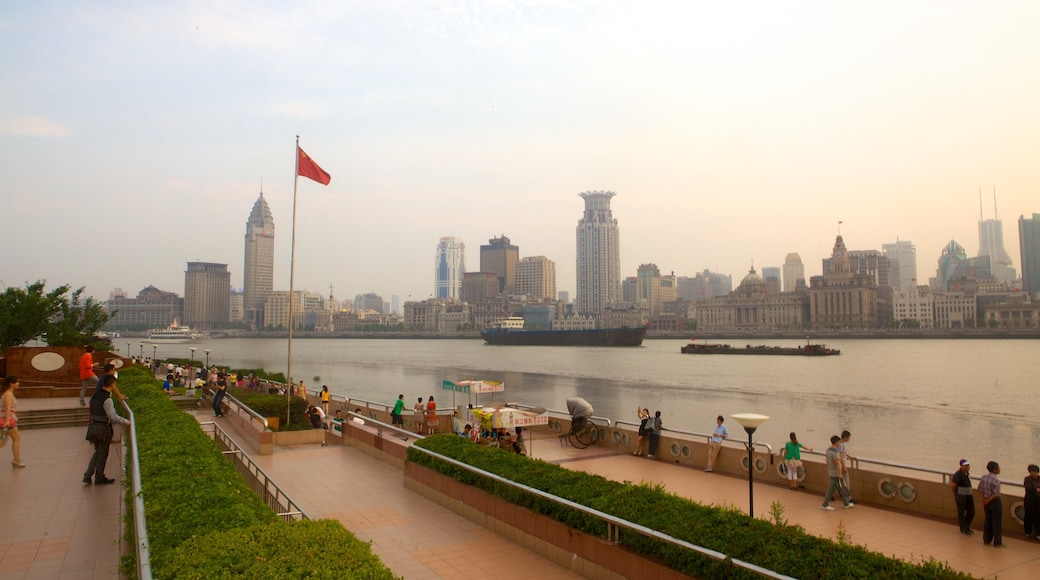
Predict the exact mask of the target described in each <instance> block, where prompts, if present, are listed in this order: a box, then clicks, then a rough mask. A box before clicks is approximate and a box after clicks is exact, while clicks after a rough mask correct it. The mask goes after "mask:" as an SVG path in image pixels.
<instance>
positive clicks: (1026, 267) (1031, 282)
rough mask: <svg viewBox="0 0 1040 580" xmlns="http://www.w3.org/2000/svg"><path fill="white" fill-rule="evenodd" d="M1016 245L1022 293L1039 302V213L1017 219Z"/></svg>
mask: <svg viewBox="0 0 1040 580" xmlns="http://www.w3.org/2000/svg"><path fill="white" fill-rule="evenodd" d="M1018 244H1019V252H1020V256H1021V258H1020V259H1021V260H1022V291H1023V292H1025V293H1026V294H1028V295H1029V296H1031V297H1032V298H1033V299H1036V300H1040V213H1034V214H1033V217H1032V218H1026V216H1024V215H1022V216H1019V217H1018Z"/></svg>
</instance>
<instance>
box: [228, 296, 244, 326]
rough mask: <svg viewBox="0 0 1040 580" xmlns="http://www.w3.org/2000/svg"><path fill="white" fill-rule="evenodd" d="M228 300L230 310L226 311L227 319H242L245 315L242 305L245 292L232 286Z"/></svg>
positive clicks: (234, 320) (233, 320)
mask: <svg viewBox="0 0 1040 580" xmlns="http://www.w3.org/2000/svg"><path fill="white" fill-rule="evenodd" d="M229 300H230V302H229V308H230V312H229V313H228V319H229V320H231V321H232V322H237V321H240V320H242V319H243V318H244V317H245V309H244V306H243V305H244V304H245V294H244V293H243V292H242V291H241V290H235V289H234V288H232V289H231V296H230V298H229Z"/></svg>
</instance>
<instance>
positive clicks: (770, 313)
mask: <svg viewBox="0 0 1040 580" xmlns="http://www.w3.org/2000/svg"><path fill="white" fill-rule="evenodd" d="M808 320H809V300H808V296H807V295H806V294H804V293H798V292H772V293H771V292H769V291H768V290H767V289H766V282H765V280H763V279H762V276H761V275H759V273H758V272H756V271H755V267H754V266H752V267H751V269H750V270H749V271H748V273H747V275H746V276H744V279H743V280H741V282H740V285H739V286H737V289H736V290H734V291H733V292H730V293H729V294H728V295H726V296H716V297H714V298H709V299H708V300H705V301H703V302H700V303H698V304H697V330H740V331H770V330H783V329H792V328H802V327H803V326H805V324H806V323H807V322H808Z"/></svg>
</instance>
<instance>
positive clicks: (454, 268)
mask: <svg viewBox="0 0 1040 580" xmlns="http://www.w3.org/2000/svg"><path fill="white" fill-rule="evenodd" d="M465 273H466V244H463V243H462V239H461V238H456V237H450V236H449V237H444V238H441V241H440V243H438V244H437V256H436V258H435V261H434V268H433V277H434V294H433V295H434V297H436V298H451V299H454V300H461V299H462V278H463V275H464V274H465Z"/></svg>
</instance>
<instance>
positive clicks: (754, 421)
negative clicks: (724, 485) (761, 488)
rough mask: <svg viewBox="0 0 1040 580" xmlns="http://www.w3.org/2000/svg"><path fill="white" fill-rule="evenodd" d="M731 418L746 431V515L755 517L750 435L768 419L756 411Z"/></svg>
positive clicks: (753, 461)
mask: <svg viewBox="0 0 1040 580" xmlns="http://www.w3.org/2000/svg"><path fill="white" fill-rule="evenodd" d="M730 416H731V417H733V419H734V420H735V421H736V422H737V423H740V424H741V426H742V427H744V430H745V431H747V459H748V470H747V478H748V515H749V516H751V517H752V518H754V517H755V456H754V453H753V451H754V448H753V447H752V446H753V445H754V441H753V440H752V439H751V436H752V435H753V434H754V433H755V429H758V426H759V425H761V424H762V423H765V422H766V421H768V420H769V417H768V416H766V415H759V414H757V413H741V414H739V415H730Z"/></svg>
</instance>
